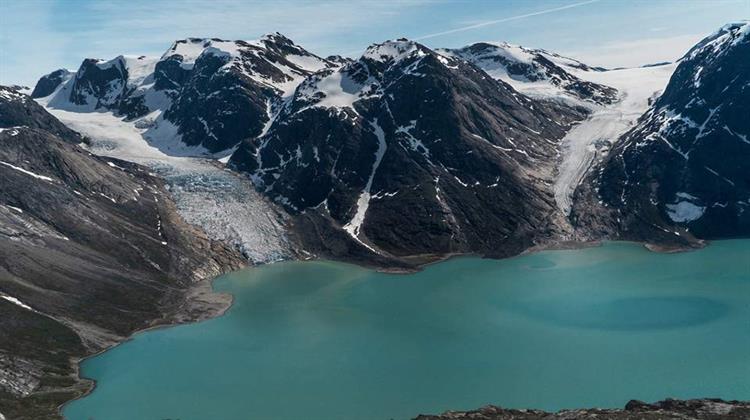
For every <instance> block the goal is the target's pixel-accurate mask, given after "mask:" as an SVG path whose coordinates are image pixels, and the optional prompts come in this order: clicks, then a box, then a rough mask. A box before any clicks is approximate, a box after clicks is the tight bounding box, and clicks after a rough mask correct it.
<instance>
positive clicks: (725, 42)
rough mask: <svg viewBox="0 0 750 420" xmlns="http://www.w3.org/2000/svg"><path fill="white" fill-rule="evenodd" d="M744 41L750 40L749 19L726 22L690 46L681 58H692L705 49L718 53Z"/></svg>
mask: <svg viewBox="0 0 750 420" xmlns="http://www.w3.org/2000/svg"><path fill="white" fill-rule="evenodd" d="M745 42H750V21H747V20H742V21H738V22H732V23H728V24H726V25H724V26H722V27H721V28H719V30H718V31H716V32H714V33H713V34H711V35H709V36H707V37H706V38H704V39H703V40H702V41H701V42H699V43H698V44H696V45H695V46H694V47H693V48H691V49H690V51H688V52H687V54H685V56H684V57H683V60H684V59H693V58H695V57H696V56H698V55H699V54H702V53H703V52H705V51H707V50H710V53H713V54H715V53H719V52H720V51H721V50H723V49H725V48H727V47H733V46H736V45H739V44H741V43H745Z"/></svg>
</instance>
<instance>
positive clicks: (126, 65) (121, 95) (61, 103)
mask: <svg viewBox="0 0 750 420" xmlns="http://www.w3.org/2000/svg"><path fill="white" fill-rule="evenodd" d="M338 63H340V60H339V61H336V60H331V61H329V60H326V59H323V58H320V57H318V56H315V55H313V54H311V53H309V52H307V51H306V50H304V49H303V48H301V47H299V46H297V45H296V44H294V43H293V42H292V41H291V40H289V39H288V38H286V37H284V36H282V35H281V34H278V33H276V34H270V35H266V36H264V37H262V38H261V39H260V40H258V41H226V40H221V39H216V38H213V39H203V38H200V39H199V38H188V39H184V40H179V41H176V42H175V43H174V44H173V45H172V46H171V47H170V48H169V50H167V51H166V52H165V53H164V55H162V56H161V57H160V58H151V57H145V56H138V57H135V56H119V57H116V58H114V59H112V60H108V61H105V60H98V59H86V60H84V61H83V63H82V64H81V67H80V68H79V69H78V71H77V72H76V73H75V75H73V76H67V75H66V73H65V72H64V71H62V70H58V71H56V72H53V73H51V74H49V75H47V76H44V77H42V78H41V79H40V81H39V83H38V84H37V86H36V88H35V89H34V96H35V97H37V98H40V97H45V99H44V103H46V104H47V106H49V107H52V108H60V109H69V110H75V111H77V112H91V111H101V110H109V111H112V112H113V113H115V114H116V115H120V116H123V117H125V118H127V119H129V120H136V123H137V124H138V125H139V126H141V127H150V133H149V134H148V136H149V137H150V138H151V140H152V141H153V142H154V143H156V144H159V145H160V146H161V147H163V148H165V149H170V148H173V149H179V146H180V145H187V146H193V149H191V150H190V151H188V152H184V153H188V154H207V153H208V154H210V153H216V152H221V151H223V150H227V149H230V148H232V147H234V146H235V145H237V144H238V143H239V142H240V141H241V140H243V139H245V138H253V137H256V136H257V135H259V134H260V132H261V130H262V129H263V127H264V124H265V123H266V122H268V120H269V118H270V117H269V115H270V114H271V109H270V108H271V104H272V103H274V102H276V101H277V100H278V99H280V98H281V97H283V96H286V95H289V94H290V93H291V91H293V89H294V88H295V87H296V85H297V84H298V83H299V82H300V81H301V80H302V79H304V78H305V77H306V76H308V75H310V74H311V73H313V72H315V71H318V70H321V69H324V68H334V67H336V66H338V65H339V64H338ZM53 87H54V88H53ZM52 89H54V90H53V91H52V92H50V91H51V90H52ZM173 153H179V151H178V150H174V151H173Z"/></svg>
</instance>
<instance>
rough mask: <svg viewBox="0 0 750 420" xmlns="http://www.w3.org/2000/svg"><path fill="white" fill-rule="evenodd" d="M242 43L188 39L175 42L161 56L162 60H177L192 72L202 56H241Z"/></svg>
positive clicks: (212, 39) (213, 39) (211, 39)
mask: <svg viewBox="0 0 750 420" xmlns="http://www.w3.org/2000/svg"><path fill="white" fill-rule="evenodd" d="M239 42H242V41H227V40H223V39H218V38H186V39H180V40H177V41H175V42H174V43H173V44H172V46H171V47H170V48H169V50H167V52H165V53H164V54H163V55H162V56H161V60H166V59H170V58H176V59H178V60H179V61H180V66H181V67H182V68H183V69H185V70H191V69H192V68H193V66H194V65H195V61H196V60H197V59H198V57H200V56H201V55H202V54H204V53H205V54H213V55H227V56H230V57H237V56H239V49H240V45H238V43H239Z"/></svg>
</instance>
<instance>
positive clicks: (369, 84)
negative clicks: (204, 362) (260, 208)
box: [229, 39, 584, 258]
mask: <svg viewBox="0 0 750 420" xmlns="http://www.w3.org/2000/svg"><path fill="white" fill-rule="evenodd" d="M583 117H584V114H583V113H582V112H581V111H580V110H576V109H573V108H570V107H566V106H562V105H559V104H556V103H551V102H545V101H537V100H534V99H530V98H528V97H526V96H524V95H522V94H519V93H518V92H516V91H515V90H514V89H513V88H512V87H511V86H509V85H508V84H506V83H504V82H502V81H498V80H495V79H493V78H490V77H486V73H484V72H483V71H482V70H481V69H480V68H478V67H476V66H475V65H474V64H472V63H470V62H467V61H465V60H463V59H460V58H457V57H454V56H451V55H446V54H443V53H440V52H437V51H432V50H430V49H428V48H426V47H424V46H423V45H420V44H418V43H415V42H411V41H407V40H403V39H402V40H396V41H389V42H385V43H383V44H376V45H373V46H371V47H370V48H368V49H367V50H366V51H365V53H364V54H363V55H362V56H361V57H360V58H359V59H358V60H355V61H352V62H350V63H348V64H346V65H344V66H342V67H340V68H334V69H327V70H324V71H321V72H318V73H316V74H314V75H312V76H310V77H308V78H307V79H306V80H305V81H304V82H302V84H301V85H300V86H299V87H298V88H297V89H296V91H295V93H294V95H293V96H292V97H291V98H290V99H289V100H288V101H287V102H286V103H285V104H284V106H283V107H281V108H280V109H279V111H278V112H277V114H276V115H275V117H274V120H273V121H272V123H271V124H270V126H269V127H268V129H267V130H266V131H265V132H264V134H263V135H262V136H260V137H258V138H257V139H248V140H246V141H244V142H243V143H242V144H241V145H240V147H239V148H238V150H237V151H236V152H235V153H234V154H233V155H232V157H231V159H230V161H229V164H230V167H232V168H234V169H236V170H239V171H244V172H247V173H248V174H250V176H251V177H252V179H253V180H254V182H255V183H256V186H257V187H258V188H259V189H260V190H262V191H264V192H265V194H267V195H268V196H270V197H271V198H272V199H273V200H275V201H276V202H278V203H280V204H282V205H284V206H285V207H286V209H287V210H288V211H289V212H291V213H293V214H298V215H300V224H301V226H300V225H298V227H299V228H301V229H302V230H303V235H304V234H306V233H308V232H311V231H312V232H318V234H316V235H315V236H314V237H312V238H311V237H306V238H303V241H304V240H305V239H307V240H310V239H312V240H313V242H318V241H321V240H322V241H323V242H326V241H328V239H329V238H330V237H334V236H335V235H333V234H332V233H330V232H328V227H330V226H333V227H334V228H335V230H337V231H339V232H345V233H346V234H348V236H349V237H350V239H353V240H354V241H356V242H358V243H359V248H360V249H361V250H364V251H368V250H369V251H370V252H373V253H376V254H380V255H382V256H388V257H396V258H399V257H406V256H414V255H424V254H442V255H444V254H450V253H455V252H481V253H514V252H519V251H520V250H521V249H523V248H525V247H528V246H530V245H531V244H533V243H534V241H535V240H537V239H538V238H541V237H544V236H548V235H549V234H550V232H551V231H553V230H554V220H551V218H549V214H550V213H551V211H552V208H553V206H554V199H553V197H552V195H551V193H550V188H549V182H550V180H551V178H552V174H553V169H554V160H555V156H556V153H557V150H558V143H557V142H558V140H559V139H560V138H561V137H563V136H564V134H565V132H566V131H567V130H568V128H569V127H570V125H571V124H572V123H573V122H575V121H577V120H579V119H581V118H583ZM310 224H311V225H313V226H309V225H310ZM321 224H322V225H326V226H327V227H322V226H321ZM321 231H326V232H328V233H327V234H326V235H322V234H319V232H321ZM308 246H310V247H312V248H317V247H318V246H322V247H323V248H325V249H328V250H329V251H330V250H331V249H332V248H339V247H341V243H340V242H339V241H338V240H337V241H336V243H335V244H332V243H324V244H322V245H321V244H319V243H314V244H310V243H309V241H308Z"/></svg>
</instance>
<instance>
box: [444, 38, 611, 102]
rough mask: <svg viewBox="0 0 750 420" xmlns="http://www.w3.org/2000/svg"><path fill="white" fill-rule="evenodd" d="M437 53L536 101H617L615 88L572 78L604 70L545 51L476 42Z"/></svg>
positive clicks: (506, 44) (579, 78)
mask: <svg viewBox="0 0 750 420" xmlns="http://www.w3.org/2000/svg"><path fill="white" fill-rule="evenodd" d="M441 52H443V53H446V54H449V55H452V56H455V57H460V58H462V59H464V60H467V61H469V62H471V63H473V64H475V65H476V66H477V67H479V68H481V69H482V70H484V71H485V72H486V73H487V74H489V75H490V76H491V77H493V78H494V79H497V80H502V81H503V82H505V83H508V84H509V85H511V86H513V88H514V89H516V90H517V91H519V92H521V93H524V94H526V95H529V96H531V97H534V98H537V99H543V100H557V101H566V102H569V103H570V102H572V103H574V104H581V105H587V104H598V105H607V104H611V103H613V102H615V101H616V100H617V99H618V93H617V90H616V89H614V88H612V87H609V86H605V85H602V84H599V83H594V82H590V81H587V80H584V79H582V78H581V77H578V76H576V73H581V72H597V71H604V70H605V69H602V68H599V67H589V66H587V65H586V64H583V63H581V62H580V61H577V60H574V59H572V58H567V57H563V56H561V55H559V54H555V53H550V52H548V51H545V50H541V49H529V48H524V47H521V46H518V45H512V44H508V43H487V42H480V43H476V44H472V45H469V46H466V47H464V48H459V49H453V50H441Z"/></svg>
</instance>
